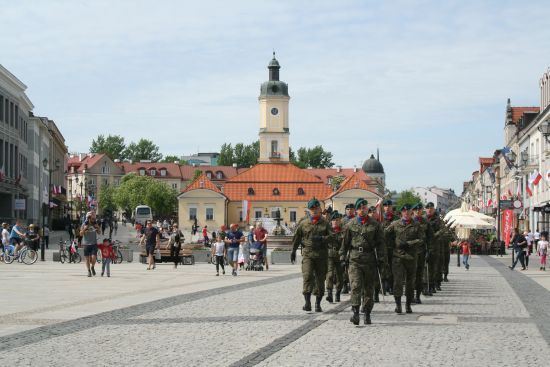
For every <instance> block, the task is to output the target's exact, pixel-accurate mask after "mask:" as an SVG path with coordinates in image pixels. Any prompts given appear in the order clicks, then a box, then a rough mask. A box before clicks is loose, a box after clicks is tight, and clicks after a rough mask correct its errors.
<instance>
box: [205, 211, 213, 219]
mask: <svg viewBox="0 0 550 367" xmlns="http://www.w3.org/2000/svg"><path fill="white" fill-rule="evenodd" d="M206 220H214V208H206Z"/></svg>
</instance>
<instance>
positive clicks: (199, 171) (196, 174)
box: [191, 169, 202, 182]
mask: <svg viewBox="0 0 550 367" xmlns="http://www.w3.org/2000/svg"><path fill="white" fill-rule="evenodd" d="M200 175H202V171H201V170H200V169H196V170H195V172H193V178H192V179H191V182H193V181H195V180H196V179H197V178H199V176H200Z"/></svg>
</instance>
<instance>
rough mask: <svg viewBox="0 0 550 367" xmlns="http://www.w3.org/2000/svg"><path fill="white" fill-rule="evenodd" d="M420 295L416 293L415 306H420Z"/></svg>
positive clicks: (418, 292)
mask: <svg viewBox="0 0 550 367" xmlns="http://www.w3.org/2000/svg"><path fill="white" fill-rule="evenodd" d="M420 293H421V292H420V291H416V299H415V301H416V304H417V305H421V304H422V301H421V300H420Z"/></svg>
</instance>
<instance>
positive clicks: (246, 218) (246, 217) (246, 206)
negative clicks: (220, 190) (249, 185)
mask: <svg viewBox="0 0 550 367" xmlns="http://www.w3.org/2000/svg"><path fill="white" fill-rule="evenodd" d="M243 220H244V221H245V222H246V223H248V222H249V221H250V201H248V200H243Z"/></svg>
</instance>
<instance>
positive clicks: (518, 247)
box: [509, 228, 527, 270]
mask: <svg viewBox="0 0 550 367" xmlns="http://www.w3.org/2000/svg"><path fill="white" fill-rule="evenodd" d="M512 246H513V248H514V252H515V253H516V258H515V260H514V262H513V263H512V266H509V268H510V270H514V268H515V267H516V264H517V263H518V261H519V262H520V263H521V270H525V259H524V252H523V249H524V248H526V247H527V240H526V239H525V237H524V236H523V235H522V234H520V233H519V230H518V229H517V228H514V237H513V238H512Z"/></svg>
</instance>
